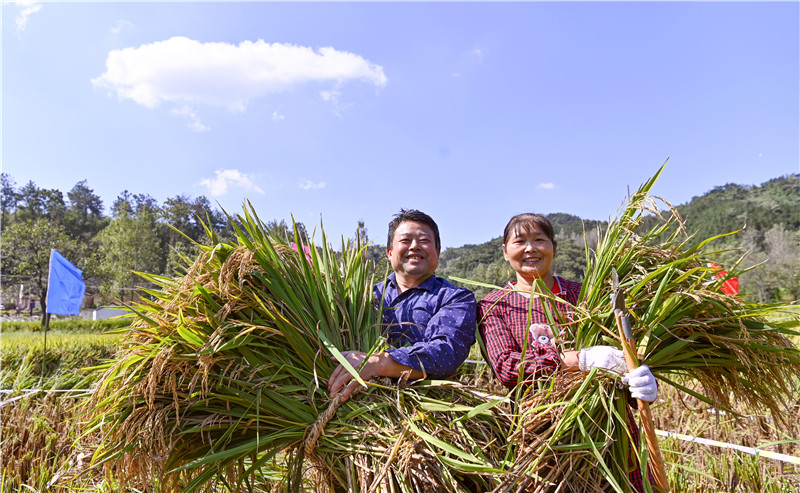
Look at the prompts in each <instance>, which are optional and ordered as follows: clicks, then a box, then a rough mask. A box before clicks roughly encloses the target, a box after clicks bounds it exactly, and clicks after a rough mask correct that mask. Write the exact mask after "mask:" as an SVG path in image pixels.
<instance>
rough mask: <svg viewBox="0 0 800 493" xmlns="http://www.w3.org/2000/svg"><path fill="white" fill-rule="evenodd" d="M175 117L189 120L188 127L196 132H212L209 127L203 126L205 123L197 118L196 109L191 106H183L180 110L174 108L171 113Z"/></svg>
mask: <svg viewBox="0 0 800 493" xmlns="http://www.w3.org/2000/svg"><path fill="white" fill-rule="evenodd" d="M170 112H171V113H172V114H173V115H177V116H182V117H184V118H187V119H188V120H189V123H188V124H187V126H188V127H189V128H190V129H192V130H194V131H195V132H208V131H209V130H211V129H210V128H208V127H207V126H205V125H203V122H201V121H200V119H199V118H197V114H196V113H195V112H194V109H193V108H192V107H191V106H181V107H180V108H173V109H172V110H171V111H170Z"/></svg>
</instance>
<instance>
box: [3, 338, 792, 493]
mask: <svg viewBox="0 0 800 493" xmlns="http://www.w3.org/2000/svg"><path fill="white" fill-rule="evenodd" d="M82 341H84V342H86V343H87V344H90V345H91V344H92V341H91V339H90V338H87V339H82ZM73 342H74V344H76V345H78V344H80V342H79V341H73ZM94 347H95V350H96V351H97V350H98V349H97V346H96V345H95V346H94ZM6 349H7V346H6V345H5V344H3V345H2V346H0V350H2V351H3V352H5V350H6ZM103 354H104V352H103V351H102V350H99V352H98V353H97V354H96V356H95V358H94V359H102V357H104V356H103ZM473 355H474V356H476V357H477V358H476V359H480V357H479V354H473ZM73 370H75V371H77V370H78V369H77V368H75V369H73ZM486 371H488V372H489V373H491V370H488V367H486V366H485V365H477V364H469V363H466V364H465V365H463V366H462V369H461V372H462V375H463V379H467V380H468V379H471V378H474V379H475V381H476V382H478V383H479V384H480V382H483V381H485V379H486V378H487V375H486ZM795 388H797V389H799V390H798V391H797V392H796V393H795V395H794V397H795V399H796V400H797V401H800V386H797V387H795ZM4 399H5V398H4ZM78 401H79V399H78V396H77V395H69V394H55V393H53V394H38V395H32V396H28V397H25V398H24V399H20V400H19V401H16V402H14V403H11V404H8V405H6V406H4V407H2V408H0V411H1V412H0V437H1V438H0V456H2V466H0V476H2V477H1V478H0V493H5V492H26V491H42V492H43V491H52V492H59V493H60V492H64V493H67V492H69V493H78V492H95V493H101V492H111V491H126V490H125V489H124V488H123V487H122V485H120V484H119V483H117V482H116V481H115V479H114V478H113V477H111V478H108V477H105V476H104V475H103V474H102V473H100V472H99V471H94V472H92V473H91V474H90V475H85V476H79V475H78V473H79V472H80V471H81V470H82V469H83V468H85V467H86V466H87V465H88V462H89V458H90V454H91V453H92V452H93V447H94V446H95V445H96V444H97V441H98V440H99V437H96V436H87V437H81V436H80V431H81V429H82V426H81V420H82V416H81V415H80V414H79V409H78V408H77V407H76V404H77V402H78ZM654 414H655V416H656V418H657V422H656V428H658V429H661V430H667V431H673V432H676V433H682V434H687V435H693V436H701V437H704V438H711V439H715V440H719V441H722V442H727V443H734V444H739V445H746V446H750V447H757V446H759V445H763V444H769V443H774V445H769V446H766V447H764V449H765V450H771V451H775V452H780V453H783V454H787V455H793V456H795V457H800V444H799V443H798V437H800V423H798V422H797V421H795V422H794V423H791V426H789V427H784V428H778V427H777V426H776V425H775V424H774V423H772V422H771V421H769V420H768V419H766V416H760V415H755V416H754V417H753V418H750V417H746V418H738V419H737V418H734V417H733V416H730V415H727V414H720V413H712V412H710V408H709V406H707V405H706V404H705V403H703V402H702V401H699V400H697V399H694V398H692V397H687V396H686V395H685V394H682V393H678V392H677V391H676V390H675V389H671V388H665V389H663V390H662V391H661V392H660V397H659V402H658V404H657V405H656V407H655V412H654ZM795 415H797V414H795ZM659 442H660V444H661V449H662V451H663V453H664V456H665V460H666V461H667V471H668V476H669V480H670V485H671V488H672V491H673V492H685V493H695V492H697V493H700V492H714V493H720V492H752V491H761V492H766V493H772V492H775V493H777V492H785V493H793V492H800V466H797V465H793V464H787V463H782V462H779V461H775V460H771V459H766V458H757V457H754V456H751V455H747V454H744V453H742V452H737V451H730V450H727V451H726V450H723V449H719V448H716V447H709V446H705V445H700V444H692V443H688V442H685V441H681V440H677V439H673V438H665V437H661V438H660V439H659ZM776 442H783V443H776ZM12 458H13V459H12ZM48 484H49V486H48ZM150 487H151V491H159V489H158V484H157V483H155V482H154V483H153V484H151V485H150ZM127 491H133V490H127ZM215 491H217V492H224V491H228V490H226V489H225V488H224V487H221V488H219V489H217V490H215ZM256 491H258V490H256ZM263 491H268V490H266V489H265V490H263Z"/></svg>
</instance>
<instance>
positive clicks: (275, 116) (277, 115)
mask: <svg viewBox="0 0 800 493" xmlns="http://www.w3.org/2000/svg"><path fill="white" fill-rule="evenodd" d="M285 119H286V117H285V116H283V115H281V114H280V113H278V110H275V111H273V112H272V121H275V122H279V121H281V120H285Z"/></svg>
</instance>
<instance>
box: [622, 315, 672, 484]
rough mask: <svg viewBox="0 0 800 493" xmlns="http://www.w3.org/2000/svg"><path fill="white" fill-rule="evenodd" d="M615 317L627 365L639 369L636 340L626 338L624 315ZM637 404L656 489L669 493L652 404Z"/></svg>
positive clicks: (644, 402)
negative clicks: (623, 327)
mask: <svg viewBox="0 0 800 493" xmlns="http://www.w3.org/2000/svg"><path fill="white" fill-rule="evenodd" d="M614 316H615V318H616V320H617V328H618V329H619V337H620V340H621V341H622V351H623V353H624V354H625V364H627V365H628V370H633V369H635V368H639V362H638V361H637V359H636V354H637V352H636V345H635V344H634V340H633V339H629V338H627V337H625V334H624V332H623V329H622V314H621V313H620V312H619V310H617V311H615V313H614ZM636 403H637V404H638V406H639V416H641V419H642V428H643V429H644V438H645V440H646V441H647V450H648V452H649V453H650V461H651V463H652V464H653V476H654V477H655V480H656V488H658V490H659V491H661V492H662V493H669V481H667V470H666V469H665V468H664V459H663V457H661V449H660V448H659V447H658V438H657V437H656V430H655V428H654V427H653V414H652V412H651V411H650V403H649V402H646V401H643V400H641V399H636ZM642 479H643V481H647V480H648V479H647V478H646V477H645V478H642Z"/></svg>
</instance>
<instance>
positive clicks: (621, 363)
mask: <svg viewBox="0 0 800 493" xmlns="http://www.w3.org/2000/svg"><path fill="white" fill-rule="evenodd" d="M578 362H579V364H578V366H579V367H580V369H581V371H591V370H592V369H593V368H600V369H603V370H608V371H610V372H613V373H616V374H617V375H622V374H623V373H625V372H626V371H627V370H628V365H626V364H625V355H624V353H623V352H622V351H620V350H619V349H617V348H615V347H613V346H592V347H590V348H586V349H581V351H580V354H579V355H578Z"/></svg>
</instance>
